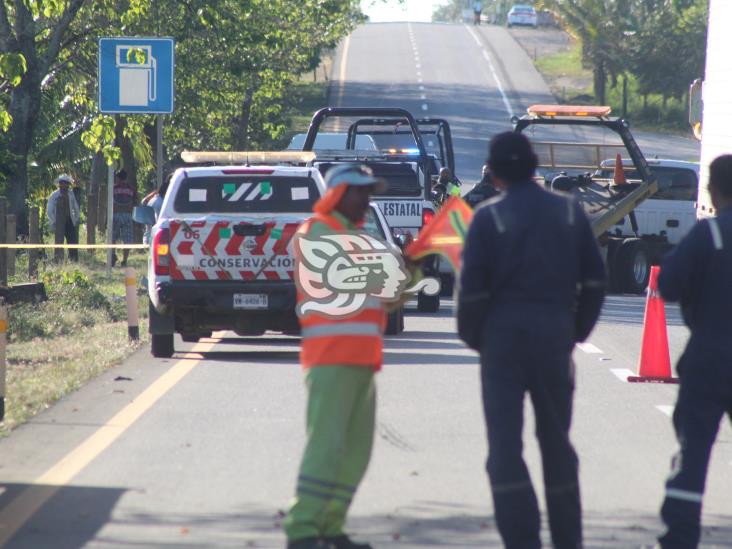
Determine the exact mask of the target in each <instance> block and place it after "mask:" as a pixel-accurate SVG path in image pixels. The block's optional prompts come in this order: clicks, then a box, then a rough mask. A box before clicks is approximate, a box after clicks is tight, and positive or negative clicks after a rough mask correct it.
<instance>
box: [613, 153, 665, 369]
mask: <svg viewBox="0 0 732 549" xmlns="http://www.w3.org/2000/svg"><path fill="white" fill-rule="evenodd" d="M616 166H617V164H616ZM659 270H660V269H659V267H658V266H657V265H654V266H653V267H651V276H650V279H649V281H648V298H647V299H646V312H645V315H644V317H643V341H642V343H641V356H640V362H639V364H638V375H637V376H629V377H628V382H630V383H678V382H679V379H678V378H675V377H673V376H672V375H671V359H670V357H669V352H668V334H667V332H666V309H665V305H664V303H663V299H662V298H661V295H660V294H659V293H658V273H659Z"/></svg>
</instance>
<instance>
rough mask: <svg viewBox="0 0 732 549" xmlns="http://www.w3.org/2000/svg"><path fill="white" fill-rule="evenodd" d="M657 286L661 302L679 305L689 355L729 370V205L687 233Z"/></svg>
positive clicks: (731, 211)
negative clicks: (686, 329) (688, 334)
mask: <svg viewBox="0 0 732 549" xmlns="http://www.w3.org/2000/svg"><path fill="white" fill-rule="evenodd" d="M658 286H659V290H660V291H661V296H662V297H663V298H664V299H665V300H667V301H679V302H681V310H682V313H683V316H684V321H685V322H686V325H687V326H689V328H690V329H691V338H690V339H689V344H688V347H687V349H688V350H690V351H692V352H691V353H690V356H692V357H699V358H701V357H710V358H713V359H718V360H721V361H723V362H727V363H728V364H729V367H730V369H732V363H730V361H732V207H730V208H726V209H724V210H722V211H721V212H720V213H719V215H718V216H717V217H716V218H712V219H706V220H704V221H700V222H699V223H697V224H696V225H695V226H694V227H693V228H692V229H691V231H689V234H688V235H686V237H685V238H684V239H683V240H682V241H681V242H680V243H679V245H678V246H676V248H674V250H673V251H672V252H671V253H670V254H669V255H668V256H667V257H666V259H665V260H664V261H663V264H662V265H661V273H660V274H659V277H658Z"/></svg>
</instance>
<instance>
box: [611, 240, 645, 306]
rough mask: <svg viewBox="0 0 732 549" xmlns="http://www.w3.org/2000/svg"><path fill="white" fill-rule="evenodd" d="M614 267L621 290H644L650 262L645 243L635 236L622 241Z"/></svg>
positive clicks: (634, 292)
mask: <svg viewBox="0 0 732 549" xmlns="http://www.w3.org/2000/svg"><path fill="white" fill-rule="evenodd" d="M615 269H616V275H617V276H616V279H617V281H618V282H619V284H618V286H619V289H620V290H621V291H622V292H625V293H630V294H642V293H643V292H645V291H646V288H647V287H648V280H649V279H650V277H651V262H650V260H649V256H648V246H647V245H646V243H645V242H643V241H642V240H640V239H637V238H629V239H628V240H626V241H625V242H623V243H622V245H621V246H620V249H619V250H618V252H617V255H616V261H615Z"/></svg>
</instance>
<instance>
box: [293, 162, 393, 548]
mask: <svg viewBox="0 0 732 549" xmlns="http://www.w3.org/2000/svg"><path fill="white" fill-rule="evenodd" d="M325 180H326V187H327V191H326V193H325V195H324V196H323V197H322V198H321V199H320V200H319V201H318V202H317V203H316V204H315V206H314V211H315V215H314V216H313V217H312V218H310V219H309V220H308V221H306V222H305V223H304V224H303V225H302V226H301V227H300V229H299V230H298V233H297V235H296V237H295V239H294V248H295V255H296V258H297V264H296V273H297V275H296V277H295V278H296V283H297V287H298V307H297V312H298V317H299V320H300V325H301V329H302V334H301V335H302V348H301V352H300V360H301V363H302V366H303V369H304V370H305V384H306V387H307V393H308V400H307V441H306V445H305V451H304V455H303V457H302V462H301V465H300V471H299V475H298V477H297V490H296V494H295V497H294V499H293V501H292V503H291V505H290V509H289V512H288V515H287V517H286V519H285V523H284V525H285V531H286V533H287V540H288V543H287V547H288V549H314V548H327V549H370V547H371V546H370V545H368V544H365V543H356V542H354V541H353V540H351V539H350V538H349V537H348V536H347V535H346V534H345V533H344V531H343V528H344V525H345V522H346V514H347V512H348V508H349V506H350V504H351V501H352V499H353V497H354V494H355V492H356V489H357V487H358V485H359V483H360V482H361V479H362V478H363V476H364V474H365V472H366V468H367V466H368V463H369V459H370V456H371V449H372V445H373V437H374V425H375V408H376V388H375V385H374V374H375V373H376V372H377V371H378V370H379V369H380V368H381V363H382V347H383V339H382V334H383V331H384V328H385V326H386V312H385V306H384V302H383V301H382V300H380V299H379V298H377V297H374V292H373V291H369V289H368V288H366V289H365V290H364V289H363V288H362V291H361V293H352V294H348V295H346V294H342V293H341V294H340V295H338V294H336V293H333V294H329V292H330V290H328V288H331V290H332V286H328V284H329V283H328V281H327V280H326V281H325V282H324V281H323V279H322V278H321V277H322V276H324V271H326V270H327V271H328V273H335V274H338V273H340V274H341V275H344V273H346V274H348V273H350V274H352V273H354V272H355V273H363V272H367V271H368V272H369V273H372V272H374V271H376V272H378V271H379V269H378V268H377V267H375V266H374V265H375V264H374V261H375V259H376V258H377V257H378V256H379V254H380V253H381V254H382V255H383V256H384V257H386V256H387V255H388V253H393V252H388V253H387V251H386V249H385V248H381V249H376V250H374V249H371V251H368V249H363V252H364V253H362V254H360V255H358V254H357V256H352V257H356V261H363V262H365V263H368V262H369V261H370V262H371V264H370V265H371V266H370V267H364V266H363V264H358V265H356V266H354V263H353V261H354V260H353V259H350V260H349V259H348V258H346V256H345V254H341V257H343V259H342V261H341V263H342V264H341V265H340V266H339V264H338V261H334V257H335V255H336V253H335V251H334V250H336V249H340V250H342V249H343V248H344V247H345V248H348V247H349V245H353V246H358V245H359V244H358V243H359V242H361V244H362V245H363V244H364V243H367V242H371V243H374V245H376V246H377V247H378V246H379V243H378V242H376V241H375V240H368V239H369V237H368V235H366V233H365V231H364V230H363V229H361V228H360V227H361V226H362V225H363V220H364V217H365V215H366V212H367V210H368V208H369V200H370V197H371V195H372V194H373V193H374V192H379V191H381V190H382V189H384V188H385V186H386V183H385V182H384V181H383V180H381V179H378V178H376V177H374V175H373V173H372V171H371V170H370V169H369V168H368V167H366V166H361V165H358V164H342V165H338V166H336V167H334V168H331V170H330V171H328V172H327V174H326V178H325ZM359 233H360V236H359ZM344 234H348V235H352V236H343V235H344ZM339 238H340V239H341V240H342V245H341V246H340V248H337V247H334V242H336V240H337V239H339ZM303 239H304V240H305V242H303ZM364 239H365V240H364ZM306 243H308V244H307V245H309V246H310V247H318V246H321V248H319V249H318V250H316V252H315V253H314V255H313V256H312V257H314V258H315V259H314V261H316V262H317V261H318V258H320V259H321V260H322V261H323V262H326V261H327V262H328V265H329V266H331V267H332V268H328V267H322V268H321V269H316V268H312V270H308V263H307V261H306V258H305V252H304V251H303V250H305V246H306ZM348 243H351V244H348ZM354 243H355V244H354ZM381 245H383V243H381ZM351 249H352V248H351ZM357 249H360V248H357ZM339 261H340V260H339ZM321 266H322V265H321ZM349 269H350V270H349ZM344 276H345V275H344ZM313 277H314V278H315V279H316V283H313V281H312V278H313ZM404 278H407V277H406V275H405V276H404ZM339 280H341V281H342V285H341V287H344V286H348V284H351V282H349V281H355V282H354V284H356V285H357V284H358V283H363V280H364V279H363V278H361V277H359V276H355V277H351V278H348V277H346V278H341V279H339ZM381 282H383V280H382V281H381ZM379 284H380V282H379V281H377V283H376V286H378V285H379ZM367 286H368V285H367ZM371 290H373V285H372V287H371ZM324 295H326V297H327V295H331V300H330V301H328V300H327V299H325V298H324Z"/></svg>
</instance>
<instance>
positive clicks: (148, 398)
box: [0, 24, 732, 549]
mask: <svg viewBox="0 0 732 549" xmlns="http://www.w3.org/2000/svg"><path fill="white" fill-rule="evenodd" d="M479 44H481V45H480V46H479ZM415 50H416V51H417V54H418V57H419V60H420V62H419V65H420V66H419V67H417V61H416V58H415ZM482 51H486V52H488V53H487V55H488V58H490V59H491V62H490V63H489V61H488V58H486V57H484V56H483V54H482V53H481V52H482ZM495 51H499V52H500V57H501V62H500V63H499V62H498V61H497V59H496V54H495V53H493V52H495ZM343 53H347V62H346V63H344V64H342V68H341V67H339V66H338V64H337V65H336V74H339V71H342V72H343V74H344V76H345V85H344V86H343V87H342V88H340V87H338V88H336V89H334V90H333V93H335V94H336V96H337V97H339V98H340V99H341V101H342V103H343V104H344V105H352V106H356V105H372V104H381V105H390V106H397V105H405V106H407V108H411V109H415V108H419V109H421V108H422V107H421V105H423V104H425V105H426V106H427V109H426V110H425V113H429V114H430V115H433V116H438V115H439V116H445V117H448V118H449V119H450V121H451V122H452V123H453V124H454V126H455V131H456V133H458V141H457V147H458V152H459V154H458V160H457V161H458V165H459V166H460V170H462V171H459V172H458V173H459V175H461V177H464V178H465V179H470V177H471V176H473V174H475V173H478V172H479V169H480V165H481V164H482V159H483V155H484V152H485V146H486V140H487V138H488V136H489V135H490V134H491V133H492V132H495V131H498V130H501V129H508V127H509V125H508V123H507V120H506V118H507V102H508V105H510V106H511V108H512V109H515V110H516V111H517V112H518V110H519V105H520V104H521V103H522V102H526V101H531V102H533V101H534V100H535V99H536V100H537V101H538V100H539V99H540V98H542V97H545V96H543V95H542V94H543V93H544V91H542V90H543V89H542V87H541V83H540V82H537V78H536V74H535V73H532V72H531V71H530V70H528V68H527V69H526V70H523V69H521V70H520V69H519V68H516V70H515V71H513V70H512V73H511V79H510V80H509V79H508V78H506V79H504V80H502V82H503V83H502V84H501V87H502V89H503V94H502V93H501V90H500V89H499V88H498V85H497V83H496V82H497V80H496V79H495V78H494V70H495V72H496V74H498V75H499V80H500V75H501V72H502V71H503V70H504V69H505V67H506V66H511V67H514V66H516V67H519V66H521V67H523V66H524V65H522V64H521V59H522V56H523V57H525V54H524V53H523V51H522V50H520V49H519V48H517V47H516V46H515V45H513V46H512V45H511V40H510V35H508V34H507V33H505V31H504V30H503V29H498V28H481V29H472V28H470V29H468V28H466V27H463V26H447V25H434V26H429V25H418V24H412V25H407V24H383V25H366V26H363V27H360V28H359V29H357V30H356V31H355V32H354V34H353V35H352V37H351V40H350V41H349V42H348V47H347V48H345V47H344V48H342V50H341V54H343ZM461 58H470V59H474V61H473V62H471V63H469V64H468V63H463V62H461ZM377 60H381V62H377ZM384 60H388V62H385V61H384ZM407 61H408V62H409V63H411V65H409V66H410V67H411V72H405V71H406V68H405V67H407V64H406V63H407ZM339 63H342V61H339ZM502 66H503V67H502ZM418 71H419V72H418ZM419 79H421V80H422V81H421V82H420V81H419ZM532 82H533V83H532ZM420 86H423V87H424V90H421V89H420ZM531 86H534V88H532V87H531ZM532 89H535V90H536V91H535V92H532V91H531V90H532ZM422 95H424V96H425V98H424V99H423V98H422ZM504 95H505V99H506V100H504ZM643 306H644V298H643V297H636V296H610V297H609V298H608V300H607V302H606V304H605V307H604V311H603V317H602V319H601V322H600V324H599V325H598V327H597V328H596V330H595V332H594V333H593V335H592V337H591V339H590V341H589V342H588V343H589V344H588V345H583V346H582V347H581V348H578V349H577V350H576V351H575V362H576V365H577V393H576V400H575V421H574V425H573V430H572V437H573V440H574V441H575V444H576V446H577V450H578V453H579V456H580V460H581V484H582V490H583V498H584V501H583V505H584V517H585V530H586V547H588V548H627V547H639V546H640V545H641V544H650V543H652V542H653V539H654V536H655V535H656V534H657V533H658V532H659V530H660V524H659V521H658V519H657V511H658V508H659V505H660V502H661V497H662V492H663V481H664V478H665V476H666V474H667V471H668V465H669V458H670V456H671V454H672V453H673V452H674V450H675V447H676V444H675V441H674V436H673V432H672V427H671V423H670V418H669V417H668V414H669V412H670V407H671V406H672V405H673V403H674V400H675V394H676V390H677V389H676V387H675V386H672V385H641V384H628V383H625V382H624V381H622V380H621V378H624V376H625V375H626V373H627V372H624V371H627V370H635V368H636V365H637V361H638V355H639V350H640V339H641V332H642V319H643ZM667 311H668V325H669V327H668V333H669V340H670V352H671V358H672V361H674V362H675V361H676V360H677V359H678V356H679V355H680V353H681V351H682V349H683V346H684V344H685V341H686V338H687V336H688V333H687V331H686V329H685V328H684V327H683V325H682V323H681V321H680V317H679V312H678V309H677V308H676V307H674V306H668V307H667ZM214 336H215V337H214V338H212V339H206V340H202V341H201V342H199V343H197V344H195V345H193V344H185V343H182V342H181V341H180V340H178V341H177V342H176V348H177V349H178V352H177V353H176V355H175V357H174V358H173V359H170V360H153V359H151V358H150V356H149V354H148V352H147V350H142V351H140V352H139V353H137V354H136V355H134V356H133V357H132V358H131V359H130V360H128V361H127V362H125V363H124V364H123V365H121V366H119V367H117V368H115V369H113V370H111V371H109V372H106V373H105V374H103V375H101V376H100V377H99V378H97V379H96V380H94V381H93V382H91V383H90V384H88V385H87V386H86V387H84V388H83V389H81V390H79V391H77V392H75V393H73V394H71V395H69V396H68V397H66V398H64V399H63V400H62V401H61V402H59V403H58V404H57V405H56V406H53V407H52V408H50V409H48V410H46V411H45V412H43V413H41V414H39V415H38V416H36V417H35V418H34V419H33V420H32V421H30V422H29V423H28V424H26V425H25V426H23V427H21V428H19V429H17V430H16V431H14V432H13V433H12V435H11V436H9V437H8V438H6V439H3V440H0V478H1V479H2V483H1V485H0V486H1V487H0V546H7V547H13V548H34V549H35V548H47V547H48V548H54V549H57V548H74V547H90V548H114V547H190V548H193V547H196V548H197V547H226V548H228V547H265V548H269V547H273V548H274V547H283V546H284V536H283V534H282V530H281V520H282V513H281V512H282V510H284V509H286V506H287V502H288V500H289V498H290V497H291V495H292V492H293V489H294V483H295V476H296V469H297V465H298V461H299V457H300V452H301V449H302V445H303V441H304V425H303V411H304V404H305V400H304V398H305V395H304V388H303V384H302V374H301V372H300V370H299V367H298V364H297V351H298V343H299V342H298V340H297V339H296V338H287V337H277V336H272V337H263V338H239V337H235V336H234V335H233V334H230V333H216V334H214ZM385 362H386V364H385V368H384V370H383V372H382V373H380V374H379V378H378V385H379V399H378V400H379V405H378V406H379V407H378V436H377V441H376V445H375V449H374V457H373V460H372V463H371V467H370V470H369V472H368V475H367V477H366V480H365V482H364V484H363V486H362V489H361V490H360V491H359V493H358V495H357V498H356V500H355V503H354V506H353V509H352V516H351V520H350V523H349V525H350V528H351V530H353V531H354V532H357V533H358V534H359V535H360V537H361V538H363V539H367V540H369V541H371V542H372V543H373V544H374V546H375V547H379V548H394V549H397V548H414V549H416V548H424V547H454V548H469V547H496V548H497V547H500V546H501V544H500V541H499V538H498V534H497V532H496V529H495V524H494V522H493V519H492V505H491V499H490V492H489V489H488V484H487V480H486V475H485V473H484V466H483V464H484V460H485V455H486V443H485V429H484V425H483V421H482V414H481V406H480V389H479V373H478V365H477V357H476V356H475V354H474V353H472V352H471V351H468V350H466V349H465V348H464V346H463V345H462V344H461V343H460V342H459V340H458V339H457V338H456V336H455V325H454V321H453V319H452V303H451V302H449V301H448V302H445V303H444V305H443V307H442V309H441V311H440V313H439V314H437V315H424V314H419V313H417V312H416V311H415V310H413V309H410V310H409V314H408V315H407V318H406V332H405V333H404V334H402V335H400V336H397V337H393V338H388V340H387V343H386V352H385ZM526 416H527V425H526V428H525V434H526V452H525V453H526V459H527V462H528V464H529V467H530V470H531V473H532V476H533V478H534V480H535V481H539V480H540V479H541V465H540V460H539V457H538V450H537V445H536V443H535V441H534V438H533V436H531V435H532V432H533V426H532V414H531V412H530V408H528V407H527V414H526ZM730 486H732V429H730V428H729V425H725V426H724V427H723V428H722V430H721V431H720V435H719V439H718V442H717V445H716V447H715V451H714V456H713V460H712V466H711V470H710V475H709V479H708V491H707V495H706V498H705V507H704V521H705V524H706V528H705V537H704V540H705V544H704V546H705V547H732V527H731V526H730V524H731V521H730V503H729V501H730V500H729V495H728V494H729V489H730ZM537 488H539V492H540V493H541V489H540V487H538V486H537Z"/></svg>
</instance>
